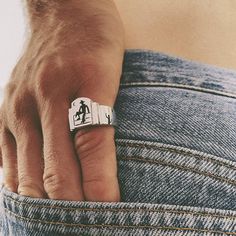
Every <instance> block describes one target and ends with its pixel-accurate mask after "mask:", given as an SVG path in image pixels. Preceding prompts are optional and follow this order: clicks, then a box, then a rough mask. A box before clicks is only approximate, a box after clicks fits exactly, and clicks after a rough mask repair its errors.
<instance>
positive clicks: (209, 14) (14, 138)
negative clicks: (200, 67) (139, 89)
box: [0, 0, 236, 201]
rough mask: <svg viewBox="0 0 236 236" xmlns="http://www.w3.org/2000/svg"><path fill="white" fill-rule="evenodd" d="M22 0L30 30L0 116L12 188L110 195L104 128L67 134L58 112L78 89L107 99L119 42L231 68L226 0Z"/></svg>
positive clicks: (115, 78) (63, 112) (116, 71)
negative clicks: (25, 2)
mask: <svg viewBox="0 0 236 236" xmlns="http://www.w3.org/2000/svg"><path fill="white" fill-rule="evenodd" d="M27 7H28V12H29V19H30V28H31V32H32V33H31V36H30V38H29V40H28V45H27V48H26V50H25V53H24V55H23V56H22V58H21V60H20V61H19V63H18V64H17V65H16V67H15V69H14V71H13V73H12V78H11V80H10V82H9V84H8V86H7V88H6V91H5V100H4V103H3V106H2V108H1V117H2V118H1V120H0V123H1V130H2V131H1V134H2V135H1V149H2V157H3V158H2V159H3V160H2V161H3V169H4V177H5V180H4V182H5V186H6V187H7V188H9V189H10V190H12V191H14V192H18V193H19V194H21V195H26V196H31V197H42V198H51V199H65V200H87V201H119V200H120V193H119V186H118V181H117V169H116V158H115V145H114V128H112V127H97V128H94V127H93V128H87V129H83V130H81V131H80V132H78V133H77V135H76V136H75V137H71V135H70V133H69V126H68V120H67V114H68V108H69V105H70V102H71V101H72V100H73V99H75V98H77V97H79V96H88V97H90V98H92V99H93V100H95V101H98V102H99V103H101V104H106V105H110V106H113V104H114V101H115V98H116V96H117V91H118V86H119V82H120V75H121V69H122V60H123V53H124V48H129V49H131V48H141V49H150V50H155V51H161V52H166V53H170V54H174V55H177V56H181V57H185V58H187V59H192V60H196V61H200V62H203V63H209V64H213V65H218V66H222V67H226V68H233V69H236V60H235V58H236V47H235V41H236V31H235V30H234V29H235V28H236V21H235V19H236V11H235V8H236V4H235V3H234V2H233V1H230V0H228V1H227V0H225V1H220V0H216V1H214V3H213V1H209V0H207V1H205V0H199V1H195V0H183V1H173V0H166V1H163V0H160V1H159V0H148V1H143V0H115V1H114V2H113V1H112V0H89V1H88V0H74V1H72V0H67V1H63V0H41V1H39V0H28V1H27ZM137 16H138V17H137ZM120 17H121V19H122V21H123V24H122V22H121V19H120ZM75 85H76V86H75Z"/></svg>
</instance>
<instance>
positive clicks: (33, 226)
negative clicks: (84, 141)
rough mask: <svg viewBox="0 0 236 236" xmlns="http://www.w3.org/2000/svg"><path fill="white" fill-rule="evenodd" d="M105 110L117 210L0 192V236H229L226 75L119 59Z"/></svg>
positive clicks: (232, 167) (144, 54) (231, 125)
mask: <svg viewBox="0 0 236 236" xmlns="http://www.w3.org/2000/svg"><path fill="white" fill-rule="evenodd" d="M114 108H115V111H116V115H117V120H118V124H119V126H118V127H117V128H116V136H115V140H116V147H117V161H118V177H119V183H120V190H121V197H122V201H121V202H117V203H108V202H106V203H101V202H77V201H61V200H51V199H37V198H30V197H25V196H20V195H18V194H16V193H12V192H9V191H8V190H7V189H5V188H4V187H2V189H1V194H0V197H1V198H0V225H1V233H2V235H7V236H13V235H14V236H15V235H17V236H18V235H19V236H28V235H32V236H38V235H39V236H43V235H93V236H96V235H105V236H106V235H112V236H113V235H114V236H116V235H125V236H126V235H163V236H165V235H178V236H181V235H184V236H195V235H236V70H230V69H225V68H221V67H217V66H213V65H208V64H203V63H199V62H196V61H191V60H187V59H184V58H180V57H176V56H172V55H170V54H165V53H161V52H154V51H150V50H126V52H125V58H124V64H123V73H122V78H121V83H120V90H119V94H118V97H117V100H116V103H115V107H114Z"/></svg>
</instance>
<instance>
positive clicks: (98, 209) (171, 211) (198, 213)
mask: <svg viewBox="0 0 236 236" xmlns="http://www.w3.org/2000/svg"><path fill="white" fill-rule="evenodd" d="M5 198H6V199H8V200H9V201H10V202H13V204H14V202H15V203H16V204H19V205H26V206H29V207H34V208H51V209H61V210H65V211H92V212H101V211H111V212H138V211H143V212H146V211H147V212H159V213H174V214H179V215H180V214H188V215H200V216H203V217H217V218H223V219H236V216H232V215H217V214H213V213H209V212H207V213H202V212H196V211H187V210H165V209H162V210H161V209H145V208H123V209H119V208H117V209H111V208H76V207H74V208H73V207H60V206H48V205H38V204H30V203H26V202H22V201H20V200H19V199H17V200H16V199H13V198H12V197H9V196H5ZM5 209H6V208H5ZM7 210H8V209H7Z"/></svg>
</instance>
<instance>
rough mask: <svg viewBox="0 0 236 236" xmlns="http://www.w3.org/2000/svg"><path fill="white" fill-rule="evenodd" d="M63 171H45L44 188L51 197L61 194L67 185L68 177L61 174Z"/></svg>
mask: <svg viewBox="0 0 236 236" xmlns="http://www.w3.org/2000/svg"><path fill="white" fill-rule="evenodd" d="M60 172H61V171H55V170H50V171H45V173H44V175H43V182H44V189H45V191H46V192H47V194H48V196H49V197H52V198H53V197H57V196H60V195H61V191H62V190H63V189H64V187H65V186H66V185H65V183H66V178H65V177H64V176H63V175H61V174H59V173H60Z"/></svg>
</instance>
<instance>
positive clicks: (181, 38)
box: [115, 0, 236, 69]
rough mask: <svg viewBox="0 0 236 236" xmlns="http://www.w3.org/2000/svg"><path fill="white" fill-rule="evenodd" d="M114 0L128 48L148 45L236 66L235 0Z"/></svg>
mask: <svg viewBox="0 0 236 236" xmlns="http://www.w3.org/2000/svg"><path fill="white" fill-rule="evenodd" d="M115 3H116V6H117V8H118V10H119V12H120V15H121V18H122V20H123V23H124V26H125V33H126V36H125V45H126V48H140V49H144V48H145V49H150V50H155V51H160V52H165V53H170V54H173V55H177V56H181V57H184V58H187V59H191V60H196V61H199V62H203V63H208V64H212V65H217V66H221V67H225V68H229V69H236V47H235V42H236V30H235V29H236V1H234V0H224V1H221V0H214V1H212V0H197V1H196V0H181V1H175V0H147V1H144V0H116V1H115ZM137 16H138V17H137Z"/></svg>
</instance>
